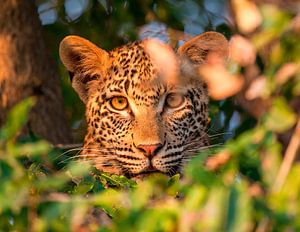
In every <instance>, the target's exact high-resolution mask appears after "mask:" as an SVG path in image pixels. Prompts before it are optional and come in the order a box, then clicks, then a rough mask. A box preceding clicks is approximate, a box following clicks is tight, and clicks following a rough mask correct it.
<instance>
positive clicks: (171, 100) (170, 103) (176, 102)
mask: <svg viewBox="0 0 300 232" xmlns="http://www.w3.org/2000/svg"><path fill="white" fill-rule="evenodd" d="M184 100H185V97H184V96H183V95H182V94H179V93H170V94H169V95H168V96H167V98H166V106H167V107H169V108H178V107H180V106H181V105H182V104H183V103H184Z"/></svg>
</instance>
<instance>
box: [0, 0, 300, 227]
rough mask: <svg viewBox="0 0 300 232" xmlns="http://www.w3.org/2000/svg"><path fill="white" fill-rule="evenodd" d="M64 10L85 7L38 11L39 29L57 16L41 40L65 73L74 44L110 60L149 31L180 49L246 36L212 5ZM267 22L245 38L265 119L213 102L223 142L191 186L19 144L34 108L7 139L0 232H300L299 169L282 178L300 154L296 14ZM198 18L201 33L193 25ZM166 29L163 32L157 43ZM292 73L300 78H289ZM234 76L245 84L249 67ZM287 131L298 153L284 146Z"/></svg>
mask: <svg viewBox="0 0 300 232" xmlns="http://www.w3.org/2000/svg"><path fill="white" fill-rule="evenodd" d="M67 2H69V3H73V4H75V3H74V2H76V1H75V0H74V1H72V0H65V1H64V0H57V1H46V0H43V1H42V0H40V1H37V3H38V4H39V6H40V8H39V10H40V16H41V18H42V14H43V13H41V12H42V11H43V10H42V9H43V7H44V8H45V4H46V6H48V7H50V8H49V9H46V10H45V9H44V11H45V12H48V13H49V11H51V10H54V12H55V14H54V15H56V16H55V20H54V21H53V22H52V23H49V24H48V25H45V26H44V28H45V31H46V32H47V38H48V41H49V45H50V46H51V47H52V51H53V54H54V57H55V58H56V59H57V62H58V63H59V59H58V54H57V47H58V43H59V41H60V40H61V39H62V38H63V36H65V35H67V34H70V33H72V34H79V35H81V36H84V37H86V38H89V39H90V40H92V41H93V42H95V43H97V44H99V45H100V44H101V47H103V48H105V49H111V48H113V47H115V46H118V45H120V44H123V43H124V42H127V41H130V40H134V39H136V38H138V37H141V38H143V36H144V34H145V33H146V32H141V31H143V30H142V29H145V28H146V29H147V30H148V32H149V30H150V31H151V30H152V29H151V27H150V29H149V27H146V26H147V25H148V26H149V25H150V24H153V23H156V24H154V25H156V26H155V27H154V29H153V30H154V31H152V32H151V33H150V35H152V36H163V39H164V38H168V39H167V40H168V41H169V42H172V40H173V39H174V40H178V39H179V38H177V37H176V36H175V37H176V38H173V37H172V36H174V32H178V31H184V32H186V33H194V34H197V33H200V32H201V31H203V30H209V29H214V30H219V31H221V32H223V33H224V34H226V35H227V36H228V37H229V35H230V34H231V31H235V30H237V31H238V28H237V29H234V28H231V29H229V27H228V26H226V25H225V24H224V21H225V20H223V21H222V20H220V19H222V16H219V17H218V16H216V12H210V11H209V10H208V9H207V7H208V5H209V4H208V3H207V2H209V1H192V0H189V1H176V3H175V1H114V0H111V1H101V0H99V1H96V0H91V1H79V0H78V1H77V2H80V3H81V4H82V6H84V7H83V8H82V10H81V11H77V15H76V14H74V12H73V14H72V13H71V10H70V9H68V8H67ZM50 3H51V4H50ZM47 4H48V5H47ZM216 4H217V3H216ZM222 4H223V3H222ZM41 6H43V7H41ZM46 8H47V7H46ZM298 8H299V6H298ZM191 9H193V10H191ZM73 10H74V9H73ZM74 11H75V10H74ZM78 12H79V13H78ZM195 12H196V13H195ZM259 12H261V15H262V22H261V25H260V27H259V29H258V30H256V31H255V32H253V33H252V34H251V36H250V35H244V36H245V37H247V39H248V40H249V41H250V42H251V43H252V44H253V46H254V47H255V49H256V51H257V53H256V61H255V63H254V64H252V66H253V65H254V66H255V68H256V69H258V70H259V71H258V72H256V73H258V74H257V75H258V76H260V77H263V80H264V81H263V83H264V85H263V87H264V88H263V89H260V90H259V91H258V90H256V92H258V93H257V94H258V95H259V98H260V99H262V100H263V101H267V102H268V107H265V108H264V111H263V113H262V115H261V116H260V117H256V118H255V116H254V115H253V114H251V110H249V108H247V109H248V111H245V107H244V106H243V105H242V104H240V103H237V102H236V101H235V98H234V97H233V98H229V99H226V100H222V101H212V103H211V112H210V114H211V118H212V128H211V129H210V134H211V137H212V141H213V144H216V143H220V142H221V143H222V142H224V141H226V142H225V143H224V145H222V146H212V148H211V149H210V150H207V151H204V152H202V153H201V154H200V155H199V156H197V157H196V158H195V159H194V160H192V162H190V163H189V164H188V165H187V167H186V169H185V172H184V175H183V177H180V176H179V175H175V176H173V177H172V178H167V177H165V176H161V175H155V176H153V177H151V178H149V179H148V180H145V181H143V182H140V183H138V184H136V183H135V182H134V181H132V180H128V179H126V178H125V177H122V176H115V175H109V174H107V173H99V172H98V171H97V170H95V169H93V167H91V166H90V165H89V164H88V163H84V162H80V163H79V162H77V161H76V160H75V159H74V156H73V155H74V154H71V153H72V152H73V153H74V152H77V151H79V149H78V150H77V149H74V150H69V151H63V150H61V149H57V148H53V147H52V146H51V145H49V144H48V143H47V142H45V141H42V140H36V139H34V138H30V137H28V138H18V139H17V135H18V131H19V129H20V128H21V127H22V125H23V124H24V123H25V122H26V120H27V113H28V111H29V110H30V108H31V107H32V105H33V104H34V102H35V99H34V98H29V99H25V100H24V101H23V102H21V103H19V104H18V105H16V106H15V107H14V108H13V110H12V111H11V113H10V115H9V117H8V120H7V122H6V125H5V126H4V127H3V128H1V130H0V219H1V220H0V231H183V232H184V231H300V196H299V195H300V179H299V175H300V165H299V163H297V162H295V163H294V164H292V166H287V169H288V170H287V176H284V175H283V176H280V175H279V174H280V173H281V171H280V170H281V168H282V166H283V164H284V163H285V160H286V159H287V158H288V157H290V154H291V153H296V152H297V148H298V150H299V145H297V139H298V141H299V136H300V135H299V132H298V134H297V133H294V134H293V131H294V130H293V128H294V127H295V125H296V123H297V120H298V121H299V115H297V112H296V111H297V110H298V109H297V108H295V107H293V106H294V102H295V101H296V99H298V98H299V95H300V76H299V72H298V70H299V60H300V55H299V54H300V52H299V46H300V45H299V42H298V41H299V34H300V30H299V28H300V23H299V11H298V12H297V11H296V9H280V8H278V7H276V6H275V5H264V4H261V5H260V6H259ZM201 13H203V14H202V16H201V19H202V20H200V21H201V23H203V24H200V23H199V22H198V19H197V18H193V17H195V16H194V15H196V16H199V15H200V14H201ZM219 14H221V12H219ZM203 15H204V16H203ZM48 17H50V16H48ZM203 17H204V18H205V20H206V21H205V20H203ZM199 18H200V16H199ZM42 19H43V18H42ZM44 20H45V19H44ZM42 21H43V20H42ZM43 22H44V21H43ZM159 25H160V26H159ZM161 25H163V26H162V28H163V29H162V30H163V31H158V32H157V31H156V30H157V29H159V30H161V29H160V28H161ZM191 25H193V26H191ZM147 30H146V31H147ZM148 32H147V33H148ZM171 32H172V33H171ZM147 33H146V34H147ZM164 33H167V34H164ZM168 33H171V34H168ZM175 34H176V33H175ZM165 35H167V36H165ZM147 36H148V34H147ZM286 64H293V65H294V66H293V67H296V68H294V69H293V70H294V71H293V72H291V69H289V72H287V71H285V72H283V71H282V70H283V67H286V66H285V65H286ZM231 66H234V67H235V68H234V69H233V70H234V71H233V72H235V73H238V74H240V75H242V76H243V77H246V76H247V69H248V68H249V65H248V66H243V65H239V64H236V63H234V62H233V63H232V64H231ZM286 70H287V69H286ZM61 73H62V76H63V80H62V86H63V92H64V95H65V101H66V102H65V104H66V107H67V110H68V115H69V119H70V123H71V124H72V126H73V128H74V131H75V135H77V136H78V137H77V139H78V140H82V134H84V129H82V128H81V126H80V124H81V121H82V117H83V105H82V104H81V103H79V102H80V101H79V99H78V98H77V96H76V95H75V94H74V92H73V91H72V90H71V88H70V84H69V81H68V77H67V73H65V71H63V69H61ZM245 88H254V87H253V86H252V87H251V85H250V86H246V87H245ZM254 90H255V88H254ZM255 107H257V108H259V107H262V106H261V105H259V103H257V105H256V106H255ZM298 124H299V123H298ZM298 127H300V126H298ZM289 130H290V133H291V134H293V136H294V137H293V138H295V139H296V140H295V141H296V143H295V142H293V141H294V140H293V139H288V143H287V144H285V143H283V142H282V140H280V139H279V138H280V136H279V135H284V134H285V133H286V132H287V131H289ZM82 131H83V132H82ZM297 136H298V137H297ZM295 144H296V145H295ZM286 146H288V149H287V150H285V148H286ZM293 146H294V147H293ZM295 146H296V151H293V150H292V149H293V148H295ZM297 146H298V147H297ZM285 151H287V152H286V156H284V155H283V154H284V153H285ZM291 151H292V152H291ZM298 152H299V151H298ZM210 161H211V162H210ZM279 180H281V182H280V181H279ZM280 183H281V184H280Z"/></svg>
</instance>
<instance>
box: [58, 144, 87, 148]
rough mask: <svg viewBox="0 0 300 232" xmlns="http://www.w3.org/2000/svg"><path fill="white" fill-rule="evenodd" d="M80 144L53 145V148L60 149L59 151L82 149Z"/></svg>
mask: <svg viewBox="0 0 300 232" xmlns="http://www.w3.org/2000/svg"><path fill="white" fill-rule="evenodd" d="M82 145H83V144H82V143H71V144H54V147H56V148H60V149H72V148H78V147H82Z"/></svg>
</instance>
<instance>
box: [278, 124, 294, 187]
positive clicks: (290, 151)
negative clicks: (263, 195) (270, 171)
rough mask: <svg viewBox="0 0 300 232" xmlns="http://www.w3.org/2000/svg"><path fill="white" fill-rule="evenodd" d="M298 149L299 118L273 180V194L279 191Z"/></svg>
mask: <svg viewBox="0 0 300 232" xmlns="http://www.w3.org/2000/svg"><path fill="white" fill-rule="evenodd" d="M299 147H300V118H299V119H298V122H297V126H296V128H295V131H294V133H293V136H292V138H291V140H290V143H289V145H288V147H287V149H286V152H285V154H284V159H283V162H282V164H281V166H280V169H279V172H278V174H277V177H276V179H275V182H274V186H273V191H274V192H277V191H279V190H280V189H281V187H282V186H283V184H284V182H285V180H286V177H287V175H288V174H289V171H290V169H291V166H292V164H293V161H294V160H295V158H296V155H297V151H298V150H299Z"/></svg>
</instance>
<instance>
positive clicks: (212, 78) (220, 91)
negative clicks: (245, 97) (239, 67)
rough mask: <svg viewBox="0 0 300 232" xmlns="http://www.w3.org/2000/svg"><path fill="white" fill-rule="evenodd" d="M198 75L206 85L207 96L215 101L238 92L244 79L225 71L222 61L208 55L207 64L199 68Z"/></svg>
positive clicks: (213, 55) (212, 54)
mask: <svg viewBox="0 0 300 232" xmlns="http://www.w3.org/2000/svg"><path fill="white" fill-rule="evenodd" d="M199 74H200V76H201V77H202V78H203V80H204V81H205V82H206V83H207V86H208V92H209V95H210V96H211V97H212V98H213V99H216V100H221V99H225V98H227V97H230V96H232V95H234V94H236V93H237V92H239V91H240V90H241V88H242V86H243V83H244V79H243V78H242V77H241V76H239V75H234V74H231V73H229V72H228V71H227V69H226V67H225V64H224V61H223V59H221V58H220V57H219V56H218V55H215V54H214V53H211V54H209V57H208V59H207V63H205V64H203V65H202V66H201V67H200V68H199Z"/></svg>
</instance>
